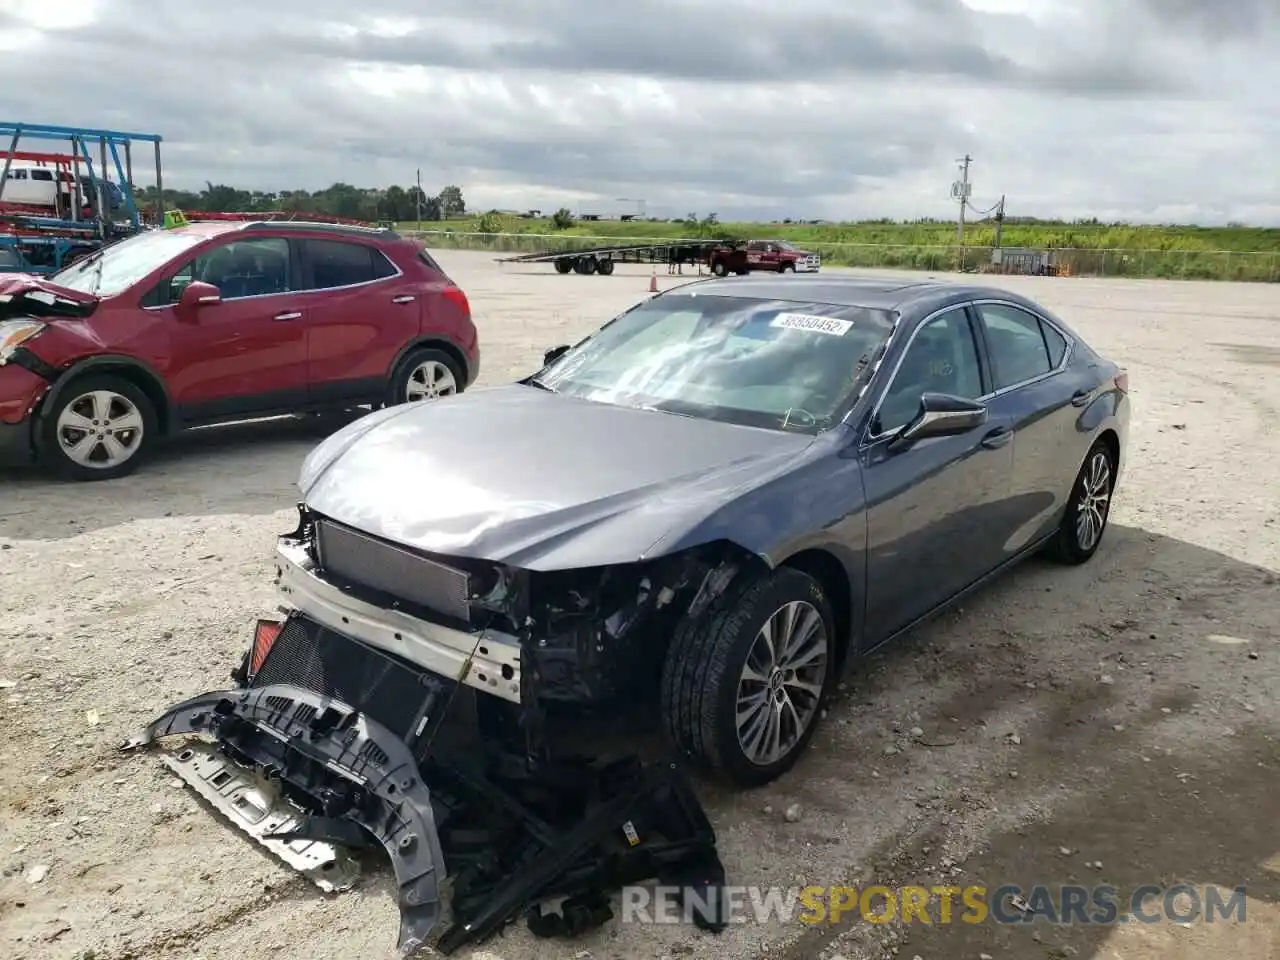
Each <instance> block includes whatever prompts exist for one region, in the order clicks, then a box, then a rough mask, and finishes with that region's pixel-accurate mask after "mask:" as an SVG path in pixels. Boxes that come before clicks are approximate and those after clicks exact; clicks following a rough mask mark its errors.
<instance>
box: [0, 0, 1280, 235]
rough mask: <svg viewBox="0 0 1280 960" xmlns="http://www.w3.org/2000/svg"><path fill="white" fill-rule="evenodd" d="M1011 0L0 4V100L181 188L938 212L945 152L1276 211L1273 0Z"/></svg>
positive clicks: (1234, 209)
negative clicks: (151, 153)
mask: <svg viewBox="0 0 1280 960" xmlns="http://www.w3.org/2000/svg"><path fill="white" fill-rule="evenodd" d="M1026 3H1027V8H1028V11H1029V13H1026V14H1024V13H1020V12H1018V11H1017V10H1012V11H1010V10H1009V9H1008V8H1009V7H1010V4H1009V3H1008V2H1007V0H1006V2H1004V3H1003V4H1002V5H1001V7H1002V9H1001V10H999V11H992V10H990V9H987V8H989V7H991V6H993V4H991V3H990V0H983V2H981V3H979V2H977V0H974V3H973V6H974V7H979V8H982V9H972V8H971V7H970V6H968V5H966V4H965V3H962V2H961V0H895V2H893V3H882V4H878V5H872V4H857V9H856V10H855V9H851V8H852V7H853V6H854V5H852V4H851V5H850V6H849V8H840V7H839V5H833V4H830V3H818V2H816V0H788V2H787V3H785V4H781V3H777V2H774V0H768V2H761V0H738V2H736V3H725V2H724V0H629V2H628V3H627V4H626V5H625V6H621V7H620V6H616V5H611V4H602V3H599V2H598V0H538V2H537V3H536V4H535V3H527V4H521V3H513V2H511V0H432V2H431V3H430V4H418V3H416V2H412V0H386V2H383V3H382V4H381V5H380V6H379V8H378V9H377V10H376V11H369V12H366V13H364V14H354V13H352V10H353V9H354V8H353V7H351V5H349V4H348V3H346V2H345V0H344V2H338V0H309V2H302V0H271V2H259V3H250V2H248V0H222V2H221V3H220V4H218V5H217V6H213V7H210V6H207V5H194V4H189V3H188V2H185V0H99V11H98V13H99V15H98V16H97V17H96V18H95V19H94V20H93V21H92V22H87V23H83V24H80V25H73V26H68V27H66V28H62V29H50V30H47V31H45V33H44V36H43V38H42V39H41V41H40V42H39V43H37V44H35V45H27V44H25V43H19V42H17V41H16V40H14V41H9V42H8V45H7V46H6V41H5V39H4V38H5V37H6V36H11V37H19V36H21V35H23V34H24V31H23V30H22V29H21V27H22V25H23V23H24V22H25V23H26V24H27V25H28V26H30V25H31V20H30V18H26V19H25V20H24V14H23V13H22V11H19V12H18V13H16V14H15V13H14V12H13V11H11V10H10V11H8V12H0V117H12V118H14V119H25V120H31V121H41V122H50V123H69V124H81V125H95V126H110V127H115V128H122V129H140V130H154V131H157V132H159V133H161V134H163V135H164V136H165V140H166V144H165V154H166V167H167V169H166V181H167V182H169V183H170V184H174V185H186V186H199V185H201V184H202V183H203V181H204V180H206V179H208V180H213V181H215V182H218V181H222V182H234V183H237V184H240V185H244V186H248V187H256V188H287V187H292V186H305V187H310V188H318V187H321V186H324V185H326V184H327V183H329V182H332V181H334V180H337V179H342V180H346V181H347V182H351V183H357V184H361V185H369V186H375V185H385V184H387V183H390V182H401V183H407V182H409V181H411V180H412V178H413V173H414V171H415V170H416V169H418V168H421V169H422V171H423V179H424V185H435V184H439V183H444V182H457V183H461V184H462V185H463V186H464V189H465V190H466V192H467V194H468V196H469V197H470V198H471V199H472V202H473V204H475V205H485V206H488V205H490V204H496V205H503V206H506V205H511V206H544V207H545V206H547V205H549V204H551V203H555V204H557V205H558V204H559V203H560V202H569V201H571V200H572V199H573V197H574V196H576V195H586V196H588V197H590V196H593V195H594V196H596V197H597V198H599V199H598V200H596V201H591V200H589V199H588V200H585V201H584V204H586V205H588V206H590V205H591V204H592V203H595V204H596V205H598V206H603V207H609V205H610V204H614V200H613V198H615V197H622V196H626V197H644V198H646V200H647V201H648V204H649V208H650V210H653V211H655V212H671V213H673V214H683V213H685V212H686V211H687V210H691V209H692V210H700V211H703V212H706V211H708V210H713V209H715V210H718V211H719V212H720V213H721V215H722V216H728V215H733V214H735V213H737V214H751V213H759V214H772V213H775V212H778V213H787V214H790V215H795V216H828V217H834V216H842V215H853V216H880V215H884V216H912V215H933V216H946V215H948V214H949V213H951V212H953V208H952V207H951V206H950V205H949V204H948V202H947V200H946V189H947V183H948V182H949V180H950V179H951V177H952V175H953V160H954V158H955V157H956V156H958V155H959V154H962V153H964V152H966V151H968V152H971V153H973V154H974V156H975V158H976V163H975V168H974V176H975V181H976V183H977V185H978V186H977V196H976V197H975V200H976V201H977V202H980V203H983V205H986V204H987V203H989V202H992V201H993V200H994V198H996V197H998V196H999V194H1000V193H1007V194H1009V195H1010V199H1009V203H1010V209H1011V212H1012V211H1015V210H1019V211H1020V212H1026V213H1039V214H1046V215H1055V214H1056V215H1067V216H1089V215H1092V214H1095V213H1098V212H1106V213H1109V214H1112V215H1123V216H1133V217H1151V218H1155V219H1160V218H1162V212H1163V211H1167V210H1170V209H1174V208H1175V205H1186V204H1190V205H1191V206H1192V208H1193V209H1199V210H1201V211H1203V212H1204V215H1205V216H1214V217H1221V218H1224V219H1226V218H1232V219H1253V220H1266V219H1268V218H1274V217H1277V216H1280V209H1278V207H1280V201H1277V200H1276V198H1275V196H1274V174H1273V173H1272V172H1271V165H1270V160H1269V158H1270V157H1273V156H1274V154H1275V151H1276V149H1277V147H1280V130H1277V129H1276V128H1277V122H1276V120H1275V118H1274V110H1273V108H1272V107H1271V104H1270V96H1271V95H1270V94H1269V93H1268V91H1270V90H1274V89H1275V84H1276V81H1277V80H1280V65H1277V64H1276V63H1274V62H1273V58H1272V57H1271V56H1269V53H1270V51H1272V50H1275V49H1276V48H1277V41H1278V40H1280V26H1277V23H1276V17H1275V16H1274V7H1273V5H1272V4H1270V3H1264V2H1263V0H1257V2H1256V3H1254V2H1252V0H1238V3H1231V4H1222V5H1218V9H1217V12H1215V10H1214V8H1213V7H1210V6H1209V5H1208V4H1207V3H1205V4H1199V3H1195V2H1193V0H1117V2H1113V3H1110V4H1107V3H1103V2H1101V0H1076V2H1075V3H1074V4H1072V3H1068V2H1066V0H1060V2H1058V3H1055V4H1053V5H1052V6H1050V7H1049V8H1048V9H1049V10H1050V11H1051V13H1050V14H1049V15H1045V16H1042V15H1040V14H1038V13H1036V10H1035V8H1036V7H1043V6H1044V4H1037V3H1035V2H1033V0H1026ZM833 7H834V8H836V9H835V10H834V11H833ZM841 9H844V10H848V12H843V13H842V12H839V11H840V10H841ZM730 10H732V11H734V13H733V14H732V15H730V14H729V13H728V11H730ZM54 63H56V64H57V69H56V70H53V71H50V70H48V66H49V65H50V64H54ZM37 72H39V75H41V76H43V77H46V78H48V79H47V80H45V81H43V84H42V88H41V92H40V96H38V97H37V96H32V95H31V80H30V78H31V77H32V76H35V75H37ZM37 109H38V111H39V115H36V114H35V113H33V111H34V110H37ZM1193 178H1197V179H1193ZM140 179H143V180H144V182H145V176H142V175H140ZM615 205H616V204H615ZM661 208H666V209H665V210H663V209H661Z"/></svg>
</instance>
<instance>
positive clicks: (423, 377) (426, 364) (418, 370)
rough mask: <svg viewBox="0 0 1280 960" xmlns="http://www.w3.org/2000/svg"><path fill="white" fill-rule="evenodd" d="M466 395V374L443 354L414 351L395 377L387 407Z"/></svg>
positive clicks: (432, 350) (440, 352) (430, 350)
mask: <svg viewBox="0 0 1280 960" xmlns="http://www.w3.org/2000/svg"><path fill="white" fill-rule="evenodd" d="M461 392H462V371H460V370H459V369H458V365H457V362H456V361H455V360H454V359H453V358H452V357H451V356H449V355H448V354H447V353H445V352H444V351H443V350H436V349H434V348H431V347H427V348H424V349H421V350H412V351H410V352H409V355H408V356H406V357H405V358H404V359H403V360H401V361H400V364H399V365H398V366H397V367H396V370H395V373H393V374H392V375H391V386H390V388H389V390H388V396H387V404H388V405H391V404H396V403H407V402H409V401H412V400H435V399H436V398H438V397H447V396H450V395H452V394H455V393H461Z"/></svg>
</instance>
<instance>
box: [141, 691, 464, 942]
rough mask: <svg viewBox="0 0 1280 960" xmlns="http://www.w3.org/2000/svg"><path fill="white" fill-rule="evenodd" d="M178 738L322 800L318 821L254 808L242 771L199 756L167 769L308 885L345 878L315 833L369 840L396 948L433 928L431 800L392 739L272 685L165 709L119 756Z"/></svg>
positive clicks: (346, 711) (436, 848)
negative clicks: (202, 743) (393, 910)
mask: <svg viewBox="0 0 1280 960" xmlns="http://www.w3.org/2000/svg"><path fill="white" fill-rule="evenodd" d="M183 734H204V735H207V736H211V737H213V738H214V739H216V740H217V741H218V742H219V744H220V745H222V746H224V747H227V748H230V749H231V750H232V751H234V752H235V753H236V754H239V755H241V756H243V757H245V758H246V759H247V760H248V761H250V762H251V763H252V764H254V765H256V766H257V767H258V768H259V769H263V770H267V771H270V772H271V775H270V777H269V778H268V779H277V778H278V779H279V780H280V781H283V782H284V783H287V784H290V785H291V786H293V787H294V788H296V789H298V790H300V791H302V792H304V793H306V794H307V795H308V796H310V797H312V798H320V799H322V800H323V802H324V804H325V806H326V807H327V809H325V810H324V815H323V816H321V817H308V816H307V815H305V814H303V813H302V812H301V810H300V809H297V808H293V809H292V811H291V808H289V807H288V806H287V805H282V804H281V805H277V804H272V805H268V804H265V803H263V802H262V801H261V794H260V793H259V792H258V791H257V790H256V789H255V785H254V783H253V779H252V775H251V774H250V773H249V769H250V768H248V767H247V766H246V767H239V766H238V765H236V764H233V763H231V761H230V759H229V758H227V757H225V755H224V754H223V753H221V752H214V751H213V750H210V749H204V748H202V749H201V750H200V751H199V752H197V751H195V750H184V751H182V752H180V753H178V754H177V755H176V756H175V757H174V758H173V760H172V761H170V762H169V764H168V765H169V766H170V768H171V769H173V770H174V772H175V773H177V774H178V776H179V777H180V778H181V779H182V780H183V781H184V782H186V783H187V784H188V785H190V786H191V787H192V788H193V789H194V790H195V791H196V792H197V793H199V794H200V795H201V796H202V797H204V798H205V799H206V800H207V801H209V802H210V803H211V804H212V805H213V806H214V808H215V809H217V810H218V811H219V812H220V813H222V814H223V815H224V816H226V817H227V818H228V819H229V820H230V821H231V822H232V823H233V824H234V825H235V826H237V827H238V828H239V829H241V830H242V831H244V832H246V833H248V834H250V835H251V836H253V837H254V839H255V840H257V841H258V842H260V843H263V844H264V845H266V846H268V847H269V848H270V849H272V850H273V852H275V853H277V854H279V855H280V856H281V859H283V860H285V861H286V862H287V863H290V864H291V865H293V866H295V867H297V868H299V869H302V870H303V872H304V873H307V874H308V875H309V876H312V878H313V879H316V875H317V874H321V875H322V874H323V872H324V870H325V866H324V865H325V864H326V863H330V864H334V865H335V866H334V867H333V868H331V870H332V871H333V872H335V873H336V874H337V875H338V879H339V881H341V880H342V879H343V874H344V873H345V872H346V867H345V865H344V864H343V862H342V861H341V860H340V859H339V858H338V857H337V856H335V853H336V851H334V849H333V848H332V846H330V845H329V844H327V843H324V842H319V841H316V840H315V839H314V838H315V837H316V835H317V833H318V832H319V833H324V832H326V831H327V834H328V836H331V837H332V838H333V839H334V840H335V841H337V842H339V843H341V841H342V840H343V839H346V838H348V837H349V836H350V834H347V833H346V831H345V830H344V826H351V825H354V826H359V827H363V828H364V830H366V831H368V833H369V834H371V835H372V836H373V837H374V838H376V839H377V841H378V842H379V843H380V844H381V845H382V846H383V848H384V849H385V850H386V851H387V854H388V855H389V856H390V857H391V863H392V866H393V868H394V870H395V878H396V885H397V887H398V888H399V896H398V901H399V907H400V936H399V940H398V943H397V946H398V947H399V949H400V951H401V952H402V953H403V954H405V955H406V956H407V955H409V954H411V953H413V952H414V951H416V950H417V949H418V947H419V946H421V945H422V944H423V942H425V940H426V938H427V935H428V934H429V933H430V932H431V931H432V929H433V928H434V927H435V926H436V924H437V923H438V921H439V919H440V913H441V902H440V889H439V886H440V882H441V881H442V880H443V878H444V870H445V864H444V854H443V852H442V851H441V847H440V838H439V835H438V833H437V831H436V824H435V815H434V812H433V809H432V804H431V795H430V792H429V791H428V789H427V786H426V784H424V783H423V782H422V780H421V778H420V776H419V774H418V764H417V762H416V761H415V759H414V757H413V755H412V753H411V752H410V750H409V747H408V746H407V745H406V744H405V743H404V741H403V740H401V739H400V738H399V737H397V736H396V735H395V734H394V733H392V732H391V731H390V730H388V729H387V728H386V727H384V726H382V725H381V724H379V723H378V722H376V721H375V720H373V719H371V718H369V717H368V716H365V715H363V714H361V713H359V712H357V711H355V710H354V709H352V708H350V707H347V706H346V705H345V704H341V703H339V702H338V701H335V700H333V699H330V698H328V697H324V696H322V695H320V694H317V693H314V692H312V691H310V690H305V689H303V688H301V687H297V686H293V685H291V684H284V683H278V684H271V685H268V686H263V687H257V688H254V689H249V690H218V691H213V692H210V693H205V694H201V695H200V696H198V697H193V698H192V699H190V700H186V701H184V702H182V703H179V704H176V705H175V706H173V707H171V708H169V709H168V710H166V711H165V712H164V714H163V715H161V716H160V717H159V718H157V719H156V720H155V721H153V722H152V723H150V724H148V725H147V727H146V728H145V729H143V730H142V731H141V732H139V733H138V734H137V735H136V736H134V737H133V738H132V739H130V740H129V741H128V742H127V743H125V744H124V749H126V750H136V749H138V748H141V747H145V746H147V745H149V744H151V743H153V742H154V741H156V740H159V739H163V738H165V737H172V736H179V735H183ZM307 821H313V822H311V823H308V822H307ZM343 821H349V822H350V823H349V824H344V823H343ZM300 835H301V836H300ZM322 885H324V884H322ZM335 888H336V886H335Z"/></svg>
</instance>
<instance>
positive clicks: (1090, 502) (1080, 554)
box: [1045, 440, 1116, 566]
mask: <svg viewBox="0 0 1280 960" xmlns="http://www.w3.org/2000/svg"><path fill="white" fill-rule="evenodd" d="M1115 476H1116V464H1115V462H1114V458H1113V457H1112V454H1111V449H1110V448H1109V447H1108V446H1107V444H1106V443H1104V442H1103V441H1101V440H1099V441H1098V442H1096V443H1095V444H1094V445H1093V446H1092V447H1090V448H1089V453H1088V455H1087V456H1086V457H1085V458H1084V464H1083V465H1082V466H1081V467H1080V472H1079V473H1078V474H1077V475H1076V482H1075V483H1074V484H1073V485H1072V487H1071V499H1070V500H1069V501H1068V502H1067V509H1066V511H1065V512H1064V513H1063V515H1062V523H1061V524H1060V525H1059V527H1058V532H1057V534H1056V535H1055V536H1054V538H1053V540H1051V541H1050V542H1049V545H1048V546H1047V547H1046V548H1045V554H1046V555H1047V556H1048V557H1049V558H1050V559H1052V560H1055V561H1057V562H1058V563H1064V564H1068V565H1072V566H1075V565H1079V564H1082V563H1087V562H1088V561H1089V560H1090V559H1092V557H1093V555H1094V554H1095V553H1097V552H1098V547H1099V546H1100V545H1101V543H1102V536H1103V534H1104V533H1106V529H1107V520H1108V519H1110V517H1111V494H1112V491H1113V490H1114V489H1115Z"/></svg>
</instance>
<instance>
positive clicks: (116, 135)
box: [0, 122, 164, 273]
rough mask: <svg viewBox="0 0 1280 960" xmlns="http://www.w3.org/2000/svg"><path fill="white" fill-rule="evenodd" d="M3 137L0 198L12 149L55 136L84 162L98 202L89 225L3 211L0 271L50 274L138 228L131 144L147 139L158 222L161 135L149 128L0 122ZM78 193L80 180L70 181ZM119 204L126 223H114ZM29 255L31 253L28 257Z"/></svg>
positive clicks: (161, 184)
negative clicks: (134, 130) (93, 151)
mask: <svg viewBox="0 0 1280 960" xmlns="http://www.w3.org/2000/svg"><path fill="white" fill-rule="evenodd" d="M5 137H8V138H9V144H8V149H7V151H6V152H5V154H4V166H3V169H2V170H0V201H3V199H4V193H3V190H4V184H5V182H6V181H7V180H8V176H9V166H10V164H11V163H12V155H13V154H14V153H15V152H17V150H18V144H19V142H20V141H21V140H22V139H23V138H24V137H26V138H30V139H32V140H45V141H49V140H59V141H67V142H69V143H70V144H71V149H72V154H73V155H74V156H75V157H76V159H77V160H78V161H79V162H80V163H83V164H84V165H85V176H86V178H87V179H88V181H89V185H90V187H91V189H92V190H93V193H94V195H95V196H97V197H100V198H101V200H104V201H106V202H105V203H103V202H100V203H98V205H97V209H96V218H95V221H94V222H93V224H92V225H90V224H87V223H86V222H85V221H83V220H60V219H58V218H57V217H41V216H25V215H23V216H9V217H6V219H7V220H8V221H9V222H10V223H12V224H13V225H14V228H16V229H13V228H11V229H10V230H5V229H4V227H2V226H0V273H12V272H15V271H16V272H22V273H52V272H55V271H56V270H60V269H61V268H62V267H63V266H65V265H66V264H67V263H68V262H70V260H72V259H74V258H76V257H79V256H82V255H84V254H85V253H88V252H91V251H92V250H94V249H96V248H97V247H100V246H101V245H102V244H104V243H108V242H110V241H112V240H116V239H119V238H120V236H122V235H127V234H128V233H136V232H137V231H139V230H142V229H144V226H145V224H144V223H143V219H142V214H141V212H140V211H139V209H138V203H137V199H136V197H135V196H134V193H133V150H132V148H133V145H134V144H135V143H150V144H152V145H153V147H154V151H155V169H156V195H157V204H156V217H155V223H156V224H157V225H161V224H163V223H164V175H163V171H162V167H161V162H160V144H161V142H162V140H163V138H162V137H161V136H160V135H159V134H154V133H131V132H125V131H121V130H105V129H100V128H97V127H65V126H55V125H51V124H39V123H7V122H0V144H2V143H3V141H4V138H5ZM91 143H95V144H97V146H98V162H97V164H96V165H95V163H94V158H93V156H92V155H91V153H90V150H89V147H90V144H91ZM109 166H114V167H115V173H116V182H115V183H114V184H113V183H112V182H111V181H110V179H108V176H107V171H108V169H109ZM74 188H75V190H76V192H77V193H78V192H79V189H80V183H79V182H77V183H76V184H75V185H74ZM117 192H118V199H119V201H120V203H119V205H120V206H123V208H124V212H125V213H126V214H127V216H128V226H123V227H122V225H120V224H117V223H116V222H115V221H114V220H113V218H112V216H111V210H112V208H113V207H114V206H116V205H117V204H116V203H115V202H114V201H116V200H117V196H116V194H117ZM32 255H35V258H34V260H33V258H32Z"/></svg>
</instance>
